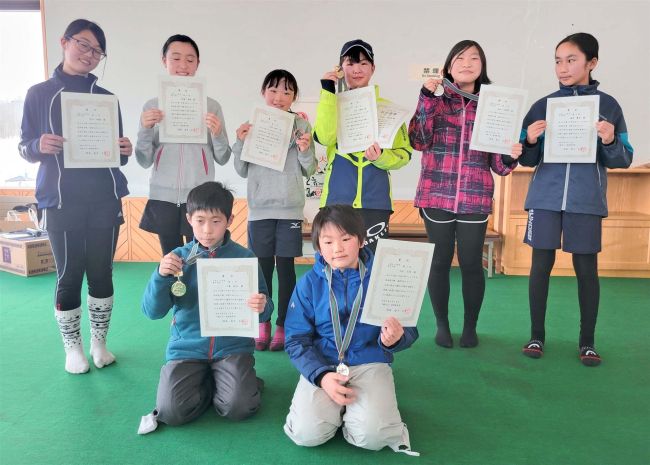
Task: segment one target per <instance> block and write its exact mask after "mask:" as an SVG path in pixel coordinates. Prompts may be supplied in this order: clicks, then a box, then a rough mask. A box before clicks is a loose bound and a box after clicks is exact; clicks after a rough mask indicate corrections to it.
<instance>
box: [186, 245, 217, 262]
mask: <svg viewBox="0 0 650 465" xmlns="http://www.w3.org/2000/svg"><path fill="white" fill-rule="evenodd" d="M222 243H223V241H220V242H218V243H217V244H215V245H213V246H212V247H210V249H209V250H208V249H203V250H201V251H199V241H196V243H195V244H194V245H193V246H192V248H191V249H190V253H189V254H188V255H187V258H186V259H185V263H184V265H186V266H190V265H194V264H195V263H196V261H197V260H198V259H199V258H201V255H205V254H208V255H209V254H211V253H212V252H214V251H215V250H217V247H219V246H220V245H221V244H222Z"/></svg>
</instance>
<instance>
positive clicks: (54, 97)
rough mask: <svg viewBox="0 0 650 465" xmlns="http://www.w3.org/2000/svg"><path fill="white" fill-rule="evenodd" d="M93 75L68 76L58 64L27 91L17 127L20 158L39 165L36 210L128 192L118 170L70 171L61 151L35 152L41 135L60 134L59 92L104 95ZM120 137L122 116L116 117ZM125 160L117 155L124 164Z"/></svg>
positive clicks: (108, 93) (116, 196) (124, 178)
mask: <svg viewBox="0 0 650 465" xmlns="http://www.w3.org/2000/svg"><path fill="white" fill-rule="evenodd" d="M96 82H97V76H95V75H93V74H88V76H72V75H69V74H66V73H64V72H63V65H59V66H58V67H57V68H56V69H55V70H54V73H53V74H52V77H51V78H50V79H48V80H47V81H45V82H42V83H40V84H36V85H35V86H33V87H31V88H30V89H29V90H28V91H27V96H26V97H25V106H24V110H23V120H22V125H21V134H20V143H19V144H18V150H19V152H20V155H21V156H22V157H23V158H24V159H25V160H27V161H28V162H30V163H40V166H39V167H38V174H37V175H36V200H38V207H39V208H49V207H58V208H61V207H62V206H63V204H64V203H65V204H66V205H68V203H69V202H70V203H72V204H75V203H80V202H83V203H91V202H94V201H103V200H110V199H120V198H122V197H124V196H125V195H127V194H128V193H129V191H128V189H127V187H126V184H127V182H126V177H124V174H123V173H122V172H121V171H120V169H119V168H85V169H70V168H66V167H65V166H64V163H63V151H61V152H60V153H59V154H58V155H56V156H54V155H47V154H44V153H41V151H40V150H39V143H40V138H41V135H43V134H56V135H59V136H61V135H63V132H62V129H61V92H79V93H87V94H106V95H111V93H110V92H109V91H107V90H106V89H103V88H101V87H99V86H97V85H95V84H96ZM119 125H120V128H119V135H120V137H122V116H121V115H119ZM128 159H129V158H128V157H127V156H124V155H122V156H121V164H122V165H125V164H126V162H127V161H128Z"/></svg>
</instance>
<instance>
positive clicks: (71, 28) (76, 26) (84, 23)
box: [63, 19, 106, 53]
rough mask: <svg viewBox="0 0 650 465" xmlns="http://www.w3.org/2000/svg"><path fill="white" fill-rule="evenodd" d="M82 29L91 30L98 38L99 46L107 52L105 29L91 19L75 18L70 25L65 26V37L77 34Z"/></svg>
mask: <svg viewBox="0 0 650 465" xmlns="http://www.w3.org/2000/svg"><path fill="white" fill-rule="evenodd" d="M81 31H90V32H92V34H93V35H94V36H95V39H97V42H98V43H99V47H100V48H101V49H102V52H104V53H106V35H105V34H104V30H103V29H102V28H101V27H99V24H97V23H94V22H92V21H89V20H87V19H75V20H74V21H72V22H71V23H70V24H68V27H66V28H65V32H64V33H63V37H65V38H66V39H69V38H70V37H72V36H73V35H75V34H79V33H80V32H81Z"/></svg>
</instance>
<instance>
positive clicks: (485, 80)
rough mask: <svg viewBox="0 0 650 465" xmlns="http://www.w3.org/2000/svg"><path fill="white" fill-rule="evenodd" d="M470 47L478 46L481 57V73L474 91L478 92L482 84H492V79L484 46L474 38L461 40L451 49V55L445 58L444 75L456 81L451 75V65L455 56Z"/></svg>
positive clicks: (475, 83)
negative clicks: (488, 73) (489, 75)
mask: <svg viewBox="0 0 650 465" xmlns="http://www.w3.org/2000/svg"><path fill="white" fill-rule="evenodd" d="M470 47H476V49H477V50H478V56H479V57H480V58H481V74H480V75H479V77H478V79H476V81H475V82H474V93H476V92H478V91H479V90H480V89H481V84H492V81H491V80H490V78H489V77H488V75H487V60H486V59H485V52H484V51H483V47H481V46H480V45H479V43H478V42H476V41H474V40H461V41H460V42H458V43H457V44H456V45H454V46H453V47H452V48H451V50H450V51H449V55H447V59H446V60H445V66H444V68H443V70H442V76H443V77H446V78H447V79H449V80H450V81H451V82H454V78H453V77H452V76H451V65H452V63H453V61H454V58H455V57H456V56H457V55H459V54H461V53H463V52H464V51H465V50H467V49H468V48H470Z"/></svg>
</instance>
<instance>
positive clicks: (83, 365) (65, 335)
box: [54, 307, 89, 374]
mask: <svg viewBox="0 0 650 465" xmlns="http://www.w3.org/2000/svg"><path fill="white" fill-rule="evenodd" d="M54 318H55V319H56V322H57V324H58V325H59V331H60V332H61V337H62V339H63V347H64V348H65V371H67V372H68V373H73V374H81V373H86V372H87V371H88V368H89V365H88V360H87V359H86V356H85V355H84V349H83V343H82V341H81V331H80V330H81V308H80V307H77V308H74V309H72V310H66V311H60V310H57V309H54Z"/></svg>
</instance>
